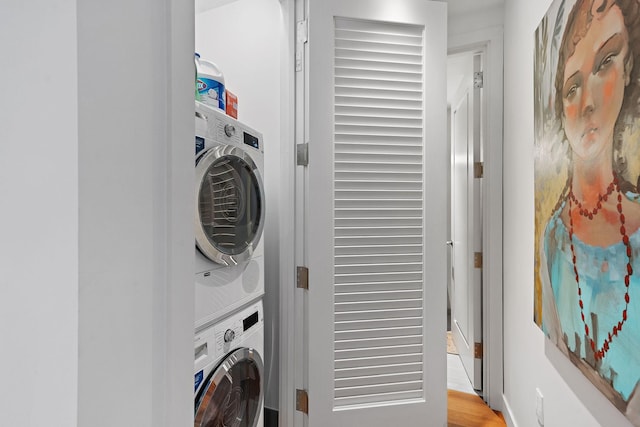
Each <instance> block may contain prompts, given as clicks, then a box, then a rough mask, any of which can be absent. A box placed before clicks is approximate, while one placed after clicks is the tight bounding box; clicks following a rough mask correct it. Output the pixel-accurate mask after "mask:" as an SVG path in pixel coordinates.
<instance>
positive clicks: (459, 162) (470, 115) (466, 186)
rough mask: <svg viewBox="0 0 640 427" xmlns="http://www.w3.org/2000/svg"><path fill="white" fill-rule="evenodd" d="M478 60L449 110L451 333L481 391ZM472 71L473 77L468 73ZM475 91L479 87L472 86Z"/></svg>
mask: <svg viewBox="0 0 640 427" xmlns="http://www.w3.org/2000/svg"><path fill="white" fill-rule="evenodd" d="M480 67H481V57H480V55H474V57H473V69H469V74H468V78H466V79H465V80H464V83H463V86H462V88H461V90H460V91H459V96H458V97H457V99H458V101H457V103H456V104H455V105H454V106H452V107H453V109H452V114H451V116H452V126H451V129H452V132H451V138H452V144H451V146H452V178H451V181H452V192H451V198H452V199H451V212H452V236H451V237H452V241H453V259H452V274H451V280H452V286H451V289H452V294H453V296H452V298H451V299H452V307H451V320H452V321H451V329H452V333H453V338H454V342H455V344H456V347H457V349H458V352H459V354H460V359H461V360H462V364H463V365H464V368H465V370H466V371H467V375H468V376H469V380H470V381H471V385H472V386H473V388H474V389H476V390H482V268H481V266H482V255H481V254H482V252H481V251H482V239H481V231H482V218H481V214H480V196H481V194H480V182H481V179H480V178H479V177H476V174H480V171H479V170H478V169H476V167H477V166H476V163H480V162H481V158H480V153H481V144H480V142H481V141H480V135H481V129H480V125H481V120H480V114H481V111H482V110H481V102H480V101H481V94H480V91H481V88H480V87H474V86H476V85H474V78H473V75H474V74H475V73H477V72H480ZM472 71H473V74H472ZM477 86H479V85H477Z"/></svg>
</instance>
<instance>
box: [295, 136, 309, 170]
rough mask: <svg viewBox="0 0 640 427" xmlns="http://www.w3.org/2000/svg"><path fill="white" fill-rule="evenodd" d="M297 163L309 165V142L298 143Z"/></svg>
mask: <svg viewBox="0 0 640 427" xmlns="http://www.w3.org/2000/svg"><path fill="white" fill-rule="evenodd" d="M296 165H298V166H309V143H308V142H305V143H304V144H296Z"/></svg>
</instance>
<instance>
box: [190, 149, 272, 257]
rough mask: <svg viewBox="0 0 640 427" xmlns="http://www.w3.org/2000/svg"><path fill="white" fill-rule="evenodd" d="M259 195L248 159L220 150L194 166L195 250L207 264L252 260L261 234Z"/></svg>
mask: <svg viewBox="0 0 640 427" xmlns="http://www.w3.org/2000/svg"><path fill="white" fill-rule="evenodd" d="M264 213H265V212H264V189H263V185H262V180H261V178H260V171H259V170H258V168H257V166H256V164H255V162H254V161H253V159H252V158H251V156H249V154H248V153H247V152H246V151H244V150H242V149H240V148H237V147H233V146H230V145H220V146H217V147H215V148H212V149H211V150H209V151H207V152H206V153H205V154H204V155H203V156H202V157H200V158H199V159H198V161H197V163H196V224H195V225H196V246H197V247H198V249H199V250H200V252H202V253H203V254H204V255H205V256H206V257H207V258H209V259H210V260H212V261H215V262H217V263H220V264H223V265H236V264H239V263H241V262H243V261H246V260H248V259H249V258H251V254H252V253H253V251H254V249H255V248H256V246H257V245H258V242H259V241H260V237H261V236H262V230H263V228H264Z"/></svg>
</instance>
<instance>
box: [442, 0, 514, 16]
mask: <svg viewBox="0 0 640 427" xmlns="http://www.w3.org/2000/svg"><path fill="white" fill-rule="evenodd" d="M446 1H447V8H448V13H449V15H459V14H461V13H473V12H477V11H479V10H482V9H486V8H491V7H495V6H502V5H504V2H505V0H446Z"/></svg>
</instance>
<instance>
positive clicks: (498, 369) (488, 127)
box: [447, 27, 504, 411]
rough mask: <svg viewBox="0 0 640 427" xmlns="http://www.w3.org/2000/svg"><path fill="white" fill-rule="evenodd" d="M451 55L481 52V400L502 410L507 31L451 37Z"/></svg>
mask: <svg viewBox="0 0 640 427" xmlns="http://www.w3.org/2000/svg"><path fill="white" fill-rule="evenodd" d="M447 44H448V52H447V54H448V55H451V54H456V53H461V52H475V51H482V52H483V67H484V96H483V100H482V103H483V104H482V109H483V110H484V111H483V112H484V116H483V118H482V120H483V144H484V145H483V147H482V150H483V156H484V177H483V185H482V188H483V192H482V201H481V204H482V208H481V209H482V253H483V259H482V284H483V286H482V338H483V340H482V342H483V362H482V364H483V366H482V376H483V377H482V383H483V398H484V400H485V401H486V402H487V404H488V405H489V406H490V407H491V408H492V409H495V410H500V411H501V410H502V409H503V403H504V398H503V388H504V387H503V371H504V368H503V366H504V363H503V347H504V345H503V298H502V295H503V283H502V151H503V148H502V147H503V137H502V135H503V131H502V129H503V96H502V92H503V30H502V27H491V28H486V29H482V30H477V31H473V32H469V33H464V34H449V38H448V43H447Z"/></svg>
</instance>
